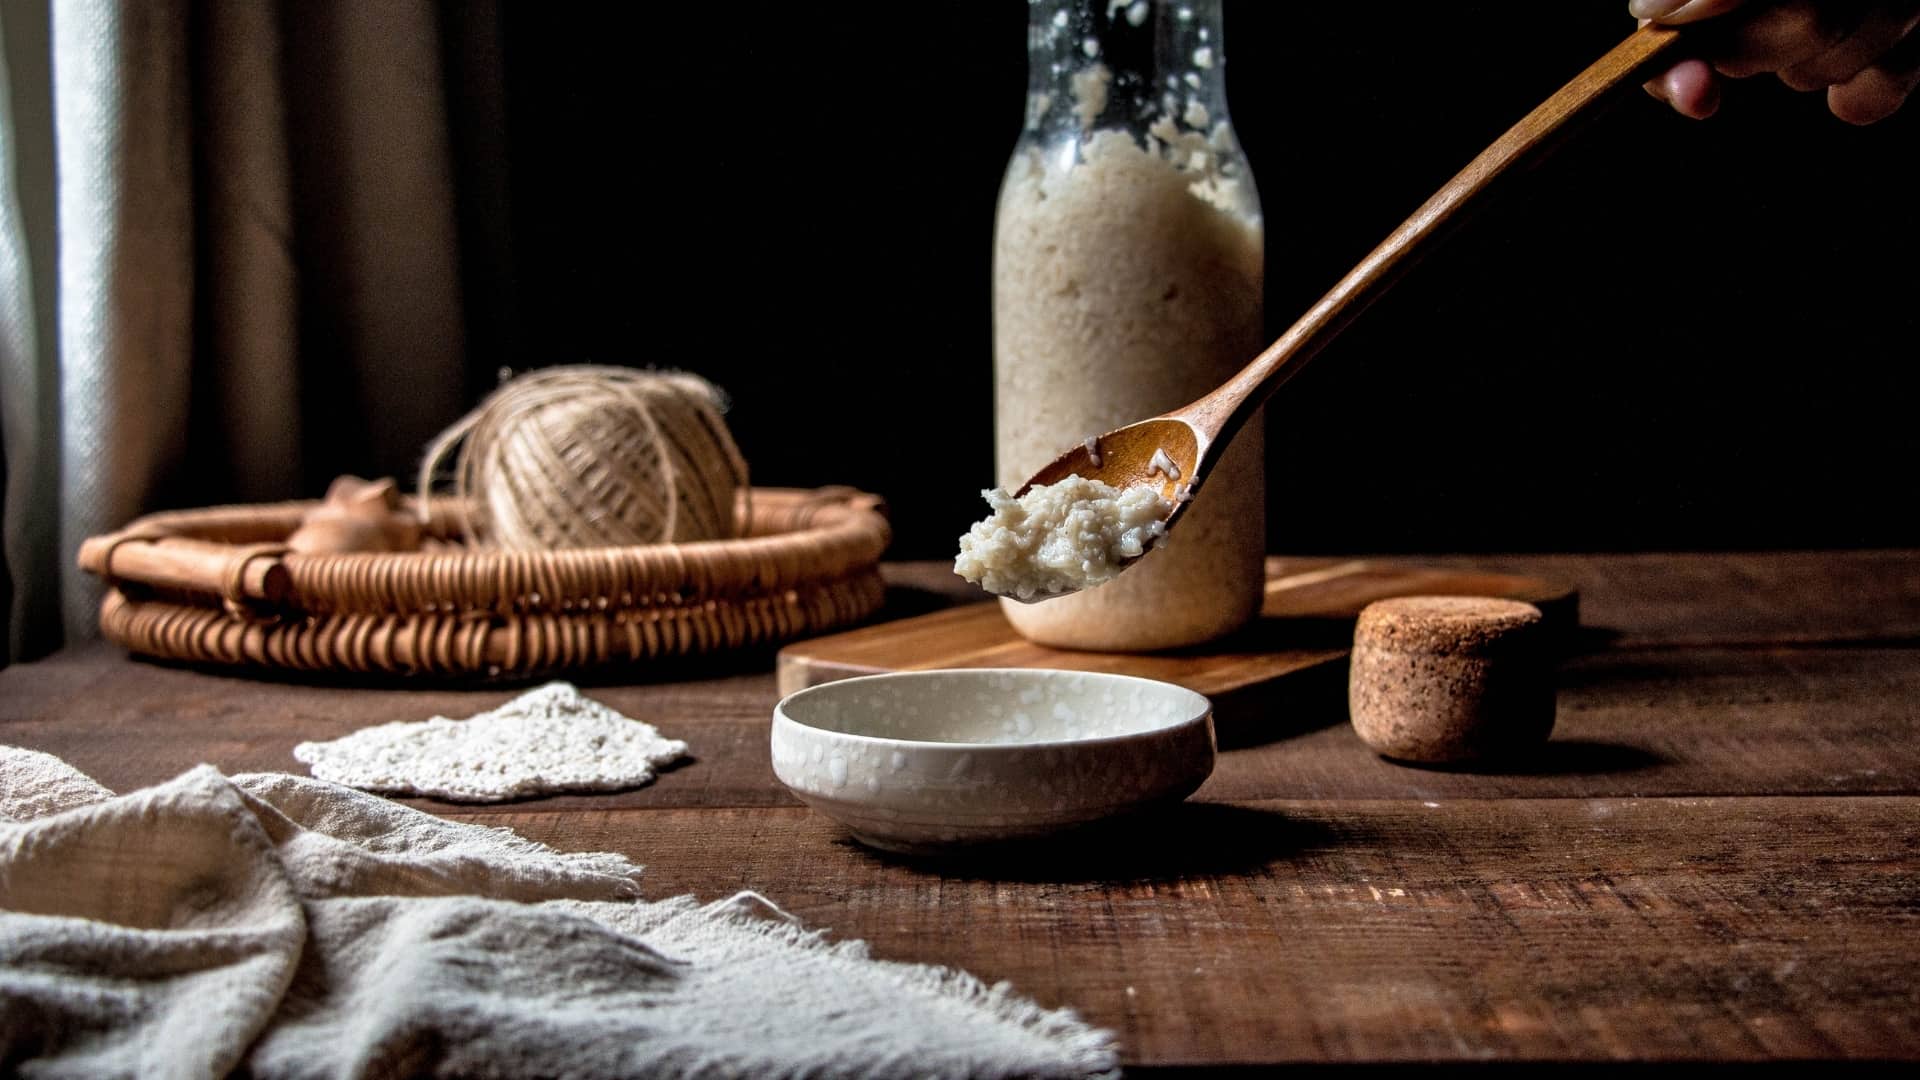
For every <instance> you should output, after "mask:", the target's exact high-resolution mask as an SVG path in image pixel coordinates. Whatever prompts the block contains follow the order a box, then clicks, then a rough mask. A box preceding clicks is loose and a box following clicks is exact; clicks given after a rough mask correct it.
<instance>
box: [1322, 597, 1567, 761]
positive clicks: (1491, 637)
mask: <svg viewBox="0 0 1920 1080" xmlns="http://www.w3.org/2000/svg"><path fill="white" fill-rule="evenodd" d="M1349 672H1350V673H1349V677H1348V694H1347V704H1348V709H1349V712H1350V714H1351V716H1352V719H1353V726H1354V730H1355V731H1356V732H1357V733H1358V734H1359V735H1360V738H1361V740H1362V741H1364V742H1365V743H1366V744H1367V745H1368V746H1370V747H1372V748H1373V749H1374V750H1375V751H1377V752H1379V753H1380V754H1382V755H1384V756H1386V757H1389V758H1395V759H1398V760H1402V761H1412V762H1422V763H1449V762H1463V761H1472V760H1476V759H1482V758H1495V757H1506V756H1510V755H1513V754H1517V753H1521V752H1524V751H1526V750H1528V749H1531V748H1532V747H1535V746H1537V745H1538V744H1539V743H1541V742H1543V741H1545V739H1546V737H1547V735H1548V734H1549V733H1550V732H1551V731H1552V730H1553V721H1554V708H1555V701H1554V686H1553V674H1552V670H1551V667H1550V664H1549V657H1548V653H1547V649H1546V635H1545V633H1544V626H1543V624H1542V622H1541V616H1540V611H1539V609H1538V608H1535V607H1534V606H1533V605H1531V604H1524V603H1520V602H1518V601H1512V600H1496V599H1491V598H1482V597H1460V596H1416V597H1400V598H1396V599H1392V600H1382V601H1379V602H1378V603H1375V604H1371V605H1369V606H1368V607H1367V608H1366V610H1364V611H1362V612H1361V613H1360V620H1359V622H1358V624H1357V625H1356V626H1355V628H1354V647H1353V658H1352V662H1351V666H1350V669H1349Z"/></svg>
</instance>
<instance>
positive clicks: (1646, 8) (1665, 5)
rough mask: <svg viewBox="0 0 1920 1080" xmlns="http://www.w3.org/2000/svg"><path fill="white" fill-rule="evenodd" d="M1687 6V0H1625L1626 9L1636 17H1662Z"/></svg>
mask: <svg viewBox="0 0 1920 1080" xmlns="http://www.w3.org/2000/svg"><path fill="white" fill-rule="evenodd" d="M1686 6H1687V0H1627V11H1628V13H1629V14H1631V15H1632V16H1633V17H1634V18H1636V19H1664V18H1666V17H1667V16H1669V15H1671V14H1673V13H1674V12H1676V11H1679V10H1680V9H1681V8H1683V7H1686Z"/></svg>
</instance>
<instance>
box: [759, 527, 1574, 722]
mask: <svg viewBox="0 0 1920 1080" xmlns="http://www.w3.org/2000/svg"><path fill="white" fill-rule="evenodd" d="M1419 595H1451V596H1497V597H1504V598H1509V599H1514V600H1525V601H1527V602H1528V603H1531V604H1535V605H1537V606H1539V608H1540V609H1541V611H1542V613H1543V614H1545V615H1546V617H1547V620H1548V622H1549V624H1550V625H1553V626H1554V627H1556V628H1557V630H1559V631H1561V632H1566V631H1570V630H1572V629H1573V627H1574V626H1576V625H1577V623H1578V620H1579V611H1578V603H1579V600H1578V595H1577V594H1576V593H1575V592H1574V591H1573V590H1572V589H1570V588H1567V587H1566V586H1564V585H1559V584H1556V583H1554V582H1549V581H1541V580H1539V579H1537V578H1529V577H1519V576H1516V575H1512V574H1494V573H1482V572H1476V571H1471V570H1440V569H1421V568H1418V567H1407V566H1389V565H1385V564H1381V563H1374V562H1368V561H1366V560H1364V559H1355V560H1344V561H1343V560H1339V559H1298V558H1272V559H1269V560H1267V598H1266V603H1265V604H1264V605H1263V606H1262V608H1261V612H1260V617H1259V618H1258V619H1256V620H1255V621H1254V623H1253V624H1252V625H1250V626H1248V627H1247V628H1246V629H1244V630H1242V631H1240V632H1238V633H1236V634H1234V635H1232V636H1230V637H1227V638H1224V639H1222V640H1220V641H1216V642H1211V643H1209V644H1207V645H1203V646H1198V647H1195V648H1191V649H1180V650H1175V651H1172V652H1164V653H1149V654H1135V653H1097V652H1077V651H1073V650H1068V649H1051V648H1048V647H1046V646H1044V645H1035V644H1033V643H1032V642H1029V641H1027V640H1026V639H1024V638H1022V637H1020V635H1019V634H1016V633H1015V632H1014V630H1013V627H1012V626H1011V625H1010V624H1009V623H1008V622H1007V620H1006V617H1005V616H1003V615H1001V613H1000V605H999V604H997V603H984V604H967V605H965V606H963V607H957V608H950V609H948V610H945V611H937V612H934V613H933V614H931V615H921V616H917V617H914V618H910V619H901V620H898V621H895V622H887V623H880V624H877V625H874V626H866V627H861V628H860V629H858V630H850V631H846V632H843V633H838V634H832V635H829V636H826V637H820V638H814V639H812V640H810V641H801V642H796V643H794V644H792V645H788V646H787V647H786V648H784V649H782V650H780V658H779V664H778V670H779V677H780V679H779V681H780V693H781V694H783V695H785V694H790V693H793V692H794V691H796V690H802V689H805V688H806V687H809V686H814V685H817V684H819V683H824V682H832V681H833V680H835V679H845V678H848V677H851V676H854V675H873V674H877V673H879V672H883V671H909V670H918V669H925V668H950V667H963V668H978V667H1050V668H1069V669H1074V670H1080V671H1111V672H1118V673H1120V674H1123V675H1143V676H1146V677H1148V678H1152V679H1161V680H1164V681H1166V682H1171V683H1177V684H1179V685H1181V686H1185V687H1187V688H1189V689H1192V690H1196V691H1198V692H1200V693H1202V694H1206V695H1207V696H1209V697H1211V698H1213V699H1214V707H1215V711H1216V714H1217V715H1219V716H1220V717H1221V718H1223V719H1224V718H1226V716H1227V714H1229V713H1233V712H1238V711H1252V712H1259V713H1262V714H1266V713H1269V712H1271V710H1272V708H1273V707H1274V706H1275V705H1277V704H1279V703H1280V702H1281V701H1282V700H1283V699H1282V698H1280V697H1277V696H1276V694H1279V693H1281V692H1282V691H1284V692H1286V693H1288V694H1298V695H1302V696H1312V697H1313V698H1314V699H1315V700H1316V701H1320V702H1324V700H1326V699H1328V698H1329V697H1330V696H1331V695H1334V694H1335V692H1336V691H1337V693H1338V695H1339V696H1340V697H1341V698H1342V699H1344V694H1345V678H1346V674H1345V672H1346V663H1345V661H1346V656H1347V650H1348V648H1349V647H1350V646H1351V645H1352V643H1353V622H1354V619H1355V618H1357V617H1358V616H1359V614H1360V609H1361V608H1363V607H1366V606H1367V605H1368V604H1370V603H1372V602H1373V601H1375V600H1383V599H1385V598H1387V597H1390V596H1419ZM1243 706H1244V707H1246V708H1245V709H1244V710H1243V708H1242V707H1243Z"/></svg>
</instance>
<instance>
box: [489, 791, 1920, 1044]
mask: <svg viewBox="0 0 1920 1080" xmlns="http://www.w3.org/2000/svg"><path fill="white" fill-rule="evenodd" d="M472 820H484V821H485V822H486V823H487V824H491V825H506V826H508V827H510V828H512V829H514V830H515V831H517V832H520V833H522V834H524V835H526V836H530V837H533V838H535V839H539V840H544V841H546V842H548V843H552V844H556V845H560V846H565V847H568V848H578V849H581V850H596V851H597V850H613V851H620V852H623V853H625V854H627V855H630V856H632V857H633V858H634V859H636V860H638V861H640V862H642V863H645V864H646V865H647V866H648V876H647V877H645V878H643V879H642V885H643V888H644V889H645V890H646V892H647V894H648V895H650V896H671V895H675V894H679V893H684V892H693V893H695V894H697V895H700V896H702V897H707V898H713V899H718V898H720V897H723V896H726V895H729V894H731V893H732V892H733V891H734V890H736V889H739V888H750V889H756V890H759V891H761V892H763V893H766V894H767V895H770V896H777V897H779V898H780V902H781V904H782V905H783V906H784V907H785V908H786V909H787V910H788V911H790V912H792V913H793V914H795V915H797V916H799V917H800V918H802V919H803V920H805V921H806V922H807V923H809V924H811V925H817V926H830V927H835V928H836V929H837V930H838V931H839V932H841V933H845V934H848V935H857V936H860V937H863V938H865V939H866V940H867V941H868V942H869V943H870V944H871V945H872V946H873V947H874V949H875V951H876V952H877V954H878V955H880V956H883V957H887V958H891V959H914V960H920V961H931V962H937V963H943V964H949V965H954V966H959V967H964V968H966V969H968V970H970V971H972V972H973V973H974V974H976V975H979V976H980V977H982V978H984V979H987V980H989V981H992V980H998V979H1008V980H1011V981H1012V982H1013V984H1014V985H1016V986H1018V987H1020V989H1021V990H1022V991H1023V992H1026V993H1028V994H1031V995H1033V996H1034V997H1036V998H1037V999H1039V1000H1040V1001H1041V1002H1043V1003H1045V1004H1048V1005H1071V1006H1072V1007H1073V1008H1075V1009H1077V1010H1080V1011H1081V1012H1082V1014H1083V1015H1085V1016H1086V1017H1087V1018H1088V1019H1089V1020H1091V1021H1093V1022H1094V1023H1096V1024H1100V1025H1103V1026H1108V1027H1111V1028H1112V1029H1114V1030H1115V1031H1117V1032H1118V1033H1119V1035H1120V1037H1121V1040H1122V1042H1123V1043H1124V1045H1125V1046H1126V1048H1127V1056H1128V1057H1129V1059H1130V1060H1132V1061H1136V1062H1154V1063H1158V1064H1170V1065H1190V1064H1201V1063H1217V1062H1267V1063H1276V1062H1288V1063H1303V1062H1417V1061H1429V1060H1456V1061H1459V1060H1465V1061H1480V1060H1488V1059H1505V1060H1523V1061H1524V1060H1532V1061H1544V1060H1554V1061H1608V1060H1620V1059H1632V1060H1642V1061H1646V1060H1654V1061H1663V1060H1664V1061H1676V1060H1713V1061H1751V1060H1759V1059H1765V1058H1770V1057H1815V1058H1821V1057H1848V1056H1852V1057H1870V1058H1887V1057H1898V1056H1911V1055H1914V1054H1916V1053H1920V1045H1916V1042H1915V1040H1916V1033H1915V1027H1914V1024H1915V1018H1916V1000H1915V999H1916V993H1917V992H1920V991H1917V990H1916V986H1915V983H1914V978H1913V971H1912V963H1913V958H1914V956H1916V955H1920V910H1917V909H1916V905H1915V900H1914V897H1915V895H1916V890H1920V799H1914V798H1909V797H1900V798H1877V799H1848V798H1811V799H1768V798H1763V799H1659V800H1631V799H1549V800H1485V799H1465V800H1458V801H1455V800H1447V801H1438V800H1433V801H1426V802H1422V801H1410V800H1388V801H1372V800H1351V799H1349V800H1339V801H1334V802H1328V801H1296V800H1259V801H1252V802H1245V803H1237V804H1191V803H1190V804H1187V805H1185V806H1183V807H1179V808H1176V809H1175V811H1173V812H1172V813H1170V814H1168V815H1165V816H1164V817H1162V818H1159V819H1153V820H1150V821H1145V822H1140V823H1136V824H1135V825H1133V826H1131V827H1128V828H1123V829H1116V830H1113V831H1112V832H1110V833H1109V834H1108V835H1105V836H1102V837H1099V838H1097V839H1094V840H1084V839H1083V840H1080V841H1076V842H1075V843H1073V844H1072V845H1070V846H1067V847H1065V848H1064V849H1040V850H1037V851H1034V852H1031V853H1029V854H1028V855H1026V856H1025V857H1023V858H1020V859H1017V860H1005V859H1001V860H995V861H992V862H989V863H985V864H981V865H968V864H965V863H959V864H945V865H939V864H936V865H932V866H929V865H925V864H918V863H912V862H904V861H897V860H894V859H890V858H887V857H884V856H880V855H877V854H874V853H872V852H869V851H868V850H867V849H865V848H863V847H860V846H859V845H857V844H855V843H853V842H852V841H850V840H847V839H846V838H845V837H844V836H843V835H842V834H840V833H839V831H838V830H837V829H835V828H834V827H833V826H832V825H831V823H828V822H826V821H824V820H823V819H821V818H819V817H817V816H815V815H812V814H810V813H809V812H807V811H805V810H798V809H794V810H742V809H730V810H675V811H668V812H663V813H659V814H590V815H584V816H582V815H573V814H551V813H524V814H518V815H510V816H507V817H504V818H502V817H499V816H493V815H488V816H484V817H475V818H473V819H472ZM696 840H697V842H694V841H696ZM855 928H858V929H857V930H856V929H855Z"/></svg>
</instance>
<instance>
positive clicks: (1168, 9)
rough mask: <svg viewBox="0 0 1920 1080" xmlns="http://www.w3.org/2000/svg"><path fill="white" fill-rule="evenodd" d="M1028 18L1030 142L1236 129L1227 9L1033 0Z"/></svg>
mask: <svg viewBox="0 0 1920 1080" xmlns="http://www.w3.org/2000/svg"><path fill="white" fill-rule="evenodd" d="M1027 15H1028V22H1027V124H1026V126H1027V130H1028V131H1029V132H1030V133H1036V134H1039V135H1041V136H1043V137H1045V136H1052V135H1066V134H1070V133H1074V132H1084V131H1089V130H1093V129H1095V128H1120V129H1124V130H1127V131H1131V132H1134V133H1135V134H1138V135H1145V134H1147V133H1149V132H1151V131H1152V129H1153V128H1154V127H1155V125H1157V124H1158V125H1162V126H1163V127H1164V125H1165V124H1166V123H1171V124H1172V125H1174V126H1175V127H1177V128H1178V129H1180V130H1185V131H1192V132H1198V133H1201V134H1203V135H1205V134H1209V133H1211V132H1212V131H1213V130H1214V129H1215V127H1216V126H1217V125H1219V124H1221V123H1224V122H1225V121H1226V119H1227V94H1226V55H1225V52H1224V50H1223V46H1224V35H1223V34H1222V30H1221V19H1220V0H1028V4H1027Z"/></svg>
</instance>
